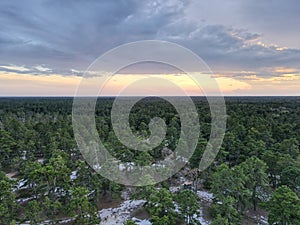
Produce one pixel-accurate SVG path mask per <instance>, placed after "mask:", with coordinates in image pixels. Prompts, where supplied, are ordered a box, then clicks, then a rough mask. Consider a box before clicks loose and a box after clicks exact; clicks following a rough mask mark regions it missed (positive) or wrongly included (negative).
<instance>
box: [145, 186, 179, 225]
mask: <svg viewBox="0 0 300 225" xmlns="http://www.w3.org/2000/svg"><path fill="white" fill-rule="evenodd" d="M147 208H148V210H149V212H150V215H151V222H152V223H153V224H166V225H171V224H174V221H175V218H176V213H175V211H174V209H175V205H174V203H173V198H172V194H171V193H170V192H169V191H168V190H167V189H165V188H161V189H160V190H154V191H153V192H152V193H151V194H150V196H149V197H148V205H147Z"/></svg>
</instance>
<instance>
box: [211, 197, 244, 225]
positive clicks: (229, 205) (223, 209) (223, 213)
mask: <svg viewBox="0 0 300 225" xmlns="http://www.w3.org/2000/svg"><path fill="white" fill-rule="evenodd" d="M235 204H236V200H235V199H234V198H232V197H225V198H223V199H222V202H217V203H215V204H214V205H213V212H214V215H216V216H215V217H216V220H214V223H213V224H218V223H219V224H232V225H233V224H235V225H239V224H242V222H241V215H240V214H239V212H238V211H237V210H236V208H235ZM221 222H222V223H221Z"/></svg>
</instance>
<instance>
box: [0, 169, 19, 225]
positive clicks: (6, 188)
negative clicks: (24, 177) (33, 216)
mask: <svg viewBox="0 0 300 225" xmlns="http://www.w3.org/2000/svg"><path fill="white" fill-rule="evenodd" d="M12 188H13V182H12V181H11V180H9V179H8V178H7V177H6V176H5V174H4V173H2V172H1V171H0V224H9V223H10V222H11V221H13V219H15V217H16V209H17V204H16V201H15V197H16V196H15V194H14V193H13V192H12Z"/></svg>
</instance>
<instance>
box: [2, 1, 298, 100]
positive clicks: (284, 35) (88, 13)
mask: <svg viewBox="0 0 300 225" xmlns="http://www.w3.org/2000/svg"><path fill="white" fill-rule="evenodd" d="M299 11H300V1H298V0H289V1H282V0H243V1H241V0H226V1H224V0H209V1H208V0H151V1H150V0H143V1H141V0H115V1H112V0H77V1H73V0H64V1H61V0H51V1H48V0H26V1H22V0H15V1H11V0H1V1H0V24H1V25H0V96H74V95H76V90H77V87H78V85H79V84H80V82H81V80H82V76H83V74H84V72H85V71H86V69H87V68H88V67H89V65H90V64H91V63H92V62H94V61H95V60H96V59H97V58H98V57H100V56H101V55H102V54H104V53H105V52H107V51H109V50H110V49H112V48H116V47H117V46H119V45H122V44H126V43H129V42H133V41H142V40H162V41H169V42H173V43H176V44H179V45H181V46H183V47H185V48H188V49H190V50H191V51H192V52H194V53H195V54H197V55H198V56H199V57H201V58H202V59H203V60H204V62H205V63H206V64H207V65H208V66H209V68H210V69H211V71H212V72H213V75H211V76H212V77H213V78H214V79H215V80H216V81H217V83H218V85H219V88H220V90H221V92H222V93H223V95H229V96H231V95H233V96H234V95H237V96H245V95H246V96H249V95H251V96H252V95H254V96H261V95H285V96H288V95H297V96H298V95H300V41H299V40H300V39H299V37H300V29H299V28H300V13H299ZM133 54H138V53H133ZM131 67H132V68H131V69H130V70H126V69H124V70H123V71H120V73H119V74H116V75H115V76H114V78H113V79H111V81H110V82H108V83H107V85H106V87H105V92H104V94H106V95H117V94H118V93H119V92H120V90H122V89H124V87H126V86H128V85H129V83H131V82H133V81H135V80H136V79H137V78H138V77H139V79H142V78H145V77H147V76H152V77H156V76H159V77H161V78H164V79H166V80H168V81H171V82H173V83H175V84H176V85H179V86H180V87H181V88H184V89H186V92H187V93H188V94H190V95H201V94H200V92H199V90H197V86H195V83H194V82H193V80H191V79H190V78H189V77H188V76H187V75H186V74H184V73H181V72H180V71H176V70H174V69H170V68H169V69H168V70H166V69H163V70H160V69H159V68H160V66H159V65H156V66H155V65H152V66H151V67H150V68H146V66H136V67H135V68H134V66H131ZM145 68H146V69H145ZM144 70H145V71H144ZM193 72H194V73H195V74H196V75H197V76H202V75H203V71H193ZM147 74H148V75H147ZM87 88H88V87H87ZM136 88H137V87H136ZM153 88H156V89H159V88H160V89H161V93H162V95H168V94H170V95H176V93H173V91H172V90H171V89H172V88H170V87H164V86H163V85H160V84H159V83H155V82H153V83H150V82H149V83H147V82H144V83H143V85H142V86H139V87H138V89H135V91H136V93H137V94H143V93H144V92H143V90H146V89H147V90H150V89H153ZM198 89H199V88H198Z"/></svg>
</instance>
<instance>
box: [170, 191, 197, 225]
mask: <svg viewBox="0 0 300 225" xmlns="http://www.w3.org/2000/svg"><path fill="white" fill-rule="evenodd" d="M175 201H176V202H177V203H178V206H179V210H180V214H181V216H182V217H183V218H185V221H186V224H192V225H193V224H197V221H196V220H195V219H194V215H199V209H200V205H199V202H198V196H197V195H196V194H195V193H194V192H193V191H191V190H184V191H181V192H179V193H178V194H177V195H176V196H175Z"/></svg>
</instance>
